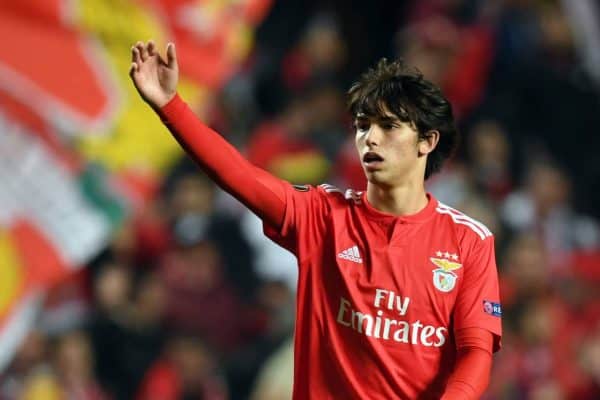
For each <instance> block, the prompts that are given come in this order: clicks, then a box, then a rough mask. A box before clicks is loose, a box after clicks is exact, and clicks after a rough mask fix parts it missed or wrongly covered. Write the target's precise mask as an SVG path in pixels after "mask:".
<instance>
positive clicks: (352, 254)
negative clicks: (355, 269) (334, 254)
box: [338, 246, 362, 264]
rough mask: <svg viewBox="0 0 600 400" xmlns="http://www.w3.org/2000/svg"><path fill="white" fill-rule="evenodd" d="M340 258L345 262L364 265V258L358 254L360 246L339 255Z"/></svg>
mask: <svg viewBox="0 0 600 400" xmlns="http://www.w3.org/2000/svg"><path fill="white" fill-rule="evenodd" d="M338 257H339V258H343V259H344V260H348V261H352V262H355V263H358V264H362V258H360V253H359V252H358V246H352V247H350V248H348V249H346V250H344V251H342V252H341V253H339V254H338Z"/></svg>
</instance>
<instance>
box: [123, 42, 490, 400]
mask: <svg viewBox="0 0 600 400" xmlns="http://www.w3.org/2000/svg"><path fill="white" fill-rule="evenodd" d="M132 58H133V62H132V64H131V70H130V75H131V78H132V80H133V82H134V84H135V86H136V88H137V90H138V91H139V93H140V95H141V96H142V98H143V99H144V100H145V101H146V102H147V103H148V104H149V105H150V106H151V107H152V108H153V109H154V110H155V111H156V112H157V113H158V114H159V116H160V118H161V119H162V121H163V122H164V124H165V125H166V126H167V127H168V128H169V130H170V131H171V133H172V134H173V135H174V137H175V138H176V139H177V140H178V141H179V143H180V144H181V146H183V147H184V148H185V149H186V150H187V152H188V153H189V154H190V155H191V156H192V157H193V158H194V159H195V160H196V161H197V162H198V164H199V165H200V167H201V168H202V169H203V170H204V171H205V172H206V173H207V174H208V175H209V176H210V177H211V178H212V179H214V180H215V182H216V183H217V184H219V185H220V186H221V187H222V188H223V189H225V190H226V191H228V192H229V193H231V194H232V195H233V196H235V197H236V198H237V199H239V200H240V201H241V202H242V203H244V204H245V205H246V206H247V207H249V208H250V209H251V210H252V211H253V212H255V213H256V214H257V215H258V216H259V217H260V218H261V219H262V220H263V224H264V230H265V233H266V234H267V235H268V236H269V237H270V238H271V239H273V240H274V241H275V242H277V243H279V244H280V245H281V246H283V247H285V248H287V249H289V250H290V251H292V252H293V253H294V254H295V255H296V257H297V258H298V267H299V281H298V294H297V317H296V332H295V347H294V348H295V356H294V374H295V377H294V391H293V398H294V399H296V400H299V399H319V400H327V399H382V400H383V399H386V400H389V399H440V398H441V399H443V400H454V399H477V398H479V397H480V396H481V395H482V393H483V392H484V390H485V388H486V386H487V384H488V380H489V373H490V368H491V359H492V352H494V351H496V350H498V348H499V346H500V336H501V323H500V316H501V310H500V304H499V295H498V279H497V272H496V265H495V259H494V239H493V236H492V234H491V232H490V231H489V230H488V229H487V228H486V227H485V226H484V225H483V224H481V223H480V222H477V221H475V220H473V219H472V218H469V217H468V216H466V215H464V214H462V213H460V212H459V211H457V210H455V209H453V208H451V207H448V206H446V205H444V204H442V203H440V202H438V201H437V200H436V199H435V198H434V197H433V196H432V195H431V194H428V193H427V192H426V191H425V187H424V182H425V179H427V178H428V177H429V176H430V175H431V174H433V173H434V172H436V171H438V170H439V169H440V168H441V166H442V163H443V161H444V159H446V158H447V157H449V156H450V154H451V153H452V151H453V149H454V147H455V144H456V141H457V140H456V137H457V132H456V129H455V127H454V122H453V116H452V109H451V106H450V104H449V103H448V101H447V100H446V98H444V96H443V95H442V93H441V92H440V90H439V89H438V88H437V87H436V86H435V85H433V84H432V83H430V82H428V81H427V80H425V79H424V78H423V77H422V76H421V75H420V74H419V73H417V72H415V71H412V70H410V69H408V68H406V67H404V66H403V65H402V64H401V63H399V62H391V63H390V62H387V61H385V60H382V61H381V62H380V63H379V64H378V65H377V66H376V67H375V68H374V69H371V70H369V71H368V72H367V73H365V74H364V75H363V76H362V77H361V78H360V80H359V81H358V82H357V83H355V84H354V85H353V86H352V87H351V89H350V91H349V93H348V94H349V105H350V111H351V113H352V115H353V117H354V129H355V135H356V148H357V151H358V156H359V157H360V160H361V161H362V165H363V169H364V172H365V174H366V177H367V179H368V183H367V188H366V191H364V192H360V191H354V190H351V189H348V190H340V189H338V188H336V187H334V186H331V185H326V184H325V185H321V186H319V187H312V186H308V185H292V184H290V183H288V182H285V181H282V180H280V179H278V178H276V177H274V176H272V175H270V174H269V173H267V172H265V171H264V170H261V169H259V168H257V167H255V166H253V165H252V164H250V163H249V162H248V161H247V160H245V159H244V158H243V157H242V156H241V155H240V153H239V152H238V151H237V150H236V149H235V148H234V147H233V146H231V145H230V144H228V143H227V142H226V141H225V140H224V139H223V138H222V137H221V136H220V135H219V134H217V133H216V132H214V131H212V130H211V129H210V128H208V127H206V126H205V125H204V124H202V122H200V121H199V120H198V118H197V117H196V116H195V115H194V113H193V112H192V111H191V110H190V108H189V107H188V106H187V105H186V103H185V102H184V101H183V100H182V99H181V98H180V97H179V96H178V94H177V92H176V88H177V80H178V67H177V58H176V54H175V46H174V45H173V44H168V45H167V49H166V58H162V57H161V56H160V55H159V54H158V52H157V49H156V47H155V45H154V43H152V42H148V43H143V42H138V43H137V44H136V45H135V46H133V47H132ZM231 317H232V318H235V316H234V315H232V316H231Z"/></svg>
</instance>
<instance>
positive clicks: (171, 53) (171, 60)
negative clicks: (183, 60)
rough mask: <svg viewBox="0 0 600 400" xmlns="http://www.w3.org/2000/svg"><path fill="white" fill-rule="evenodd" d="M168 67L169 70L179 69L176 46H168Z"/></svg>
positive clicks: (170, 44) (171, 44)
mask: <svg viewBox="0 0 600 400" xmlns="http://www.w3.org/2000/svg"><path fill="white" fill-rule="evenodd" d="M167 65H168V66H169V68H175V67H177V53H176V52H175V44H173V43H169V44H167Z"/></svg>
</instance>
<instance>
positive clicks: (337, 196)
mask: <svg viewBox="0 0 600 400" xmlns="http://www.w3.org/2000/svg"><path fill="white" fill-rule="evenodd" d="M318 190H319V191H320V192H321V193H322V195H323V196H324V197H325V198H326V200H327V201H328V202H329V203H331V204H332V205H337V206H348V205H357V204H362V194H363V192H362V191H356V190H353V189H340V188H338V187H337V186H334V185H330V184H328V183H323V184H321V185H319V186H318Z"/></svg>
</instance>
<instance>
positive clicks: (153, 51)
mask: <svg viewBox="0 0 600 400" xmlns="http://www.w3.org/2000/svg"><path fill="white" fill-rule="evenodd" d="M148 55H149V56H150V57H152V56H155V55H156V45H155V44H154V40H149V41H148Z"/></svg>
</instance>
